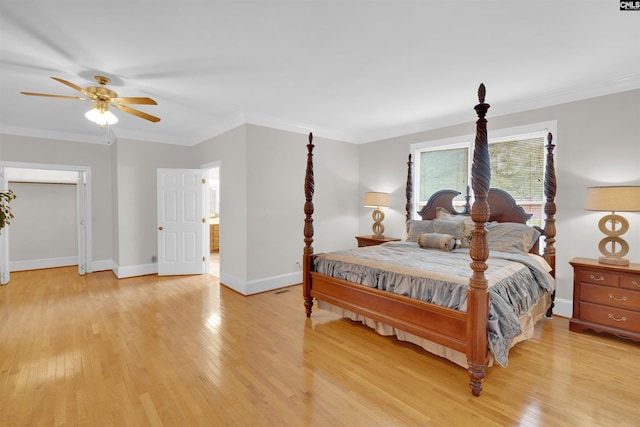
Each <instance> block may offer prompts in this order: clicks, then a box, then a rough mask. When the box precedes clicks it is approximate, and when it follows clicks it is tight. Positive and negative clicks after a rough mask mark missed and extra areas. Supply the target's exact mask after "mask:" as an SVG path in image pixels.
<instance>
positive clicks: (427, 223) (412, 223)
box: [403, 220, 434, 242]
mask: <svg viewBox="0 0 640 427" xmlns="http://www.w3.org/2000/svg"><path fill="white" fill-rule="evenodd" d="M433 223H434V221H433V220H424V221H418V220H409V221H407V225H406V228H405V229H406V230H407V237H406V239H404V241H406V242H417V241H418V236H420V233H433V232H434V229H433ZM403 237H404V236H403Z"/></svg>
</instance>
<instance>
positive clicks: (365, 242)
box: [356, 235, 400, 248]
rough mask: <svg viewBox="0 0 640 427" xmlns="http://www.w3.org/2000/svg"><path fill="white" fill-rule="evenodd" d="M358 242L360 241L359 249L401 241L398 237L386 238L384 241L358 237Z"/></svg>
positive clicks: (371, 237)
mask: <svg viewBox="0 0 640 427" xmlns="http://www.w3.org/2000/svg"><path fill="white" fill-rule="evenodd" d="M356 240H357V241H358V247H359V248H361V247H363V246H376V245H379V244H381V243H385V242H399V241H400V239H398V238H397V237H384V238H382V239H376V238H374V237H373V236H371V235H369V236H356Z"/></svg>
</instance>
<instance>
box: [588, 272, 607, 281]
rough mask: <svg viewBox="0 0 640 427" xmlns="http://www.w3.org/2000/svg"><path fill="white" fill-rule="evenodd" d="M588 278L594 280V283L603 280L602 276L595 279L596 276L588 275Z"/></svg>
mask: <svg viewBox="0 0 640 427" xmlns="http://www.w3.org/2000/svg"><path fill="white" fill-rule="evenodd" d="M589 278H590V279H591V280H595V281H596V282H602V281H603V280H604V276H600V277H596V276H594V275H593V274H590V275H589Z"/></svg>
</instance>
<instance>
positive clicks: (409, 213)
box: [405, 154, 413, 221]
mask: <svg viewBox="0 0 640 427" xmlns="http://www.w3.org/2000/svg"><path fill="white" fill-rule="evenodd" d="M412 165H413V162H412V161H411V154H409V160H408V161H407V185H406V187H405V188H406V193H405V195H406V196H407V204H406V205H405V209H406V210H407V221H409V220H410V219H412V218H413V203H411V202H412V200H413V179H412V175H413V172H412Z"/></svg>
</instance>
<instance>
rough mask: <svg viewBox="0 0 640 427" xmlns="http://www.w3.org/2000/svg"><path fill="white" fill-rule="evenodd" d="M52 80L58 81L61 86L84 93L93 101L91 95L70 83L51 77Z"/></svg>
mask: <svg viewBox="0 0 640 427" xmlns="http://www.w3.org/2000/svg"><path fill="white" fill-rule="evenodd" d="M51 78H52V79H53V80H55V81H58V82H60V83H62V84H63V85H67V86H69V87H70V88H71V89H74V90H77V91H78V92H81V93H84V94H85V95H87V96H88V97H90V98H91V99H93V98H92V97H91V95H89V94H88V93H87V92H86V91H85V90H84V89H82V88H81V87H80V86H78V85H76V84H74V83H71V82H70V81H67V80H64V79H61V78H58V77H51Z"/></svg>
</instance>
